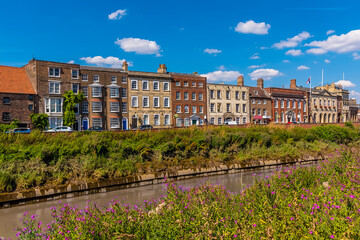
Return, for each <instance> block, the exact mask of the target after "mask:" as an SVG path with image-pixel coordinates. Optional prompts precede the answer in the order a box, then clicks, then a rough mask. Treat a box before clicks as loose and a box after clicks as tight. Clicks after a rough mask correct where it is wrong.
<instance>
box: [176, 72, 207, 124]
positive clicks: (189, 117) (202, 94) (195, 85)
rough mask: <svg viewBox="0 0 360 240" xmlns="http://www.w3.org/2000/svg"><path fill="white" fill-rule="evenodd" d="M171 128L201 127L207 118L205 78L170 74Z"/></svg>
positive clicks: (195, 74) (194, 75) (196, 75)
mask: <svg viewBox="0 0 360 240" xmlns="http://www.w3.org/2000/svg"><path fill="white" fill-rule="evenodd" d="M170 74H171V76H172V78H173V81H172V83H171V92H172V94H171V102H172V115H173V116H174V121H173V126H176V127H183V126H190V125H203V124H204V123H206V116H207V101H206V99H207V94H206V78H205V77H201V76H199V75H198V74H197V73H194V74H182V73H170Z"/></svg>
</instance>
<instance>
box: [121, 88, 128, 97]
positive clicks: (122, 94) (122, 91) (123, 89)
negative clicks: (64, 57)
mask: <svg viewBox="0 0 360 240" xmlns="http://www.w3.org/2000/svg"><path fill="white" fill-rule="evenodd" d="M124 91H125V97H124ZM121 97H122V98H127V88H121Z"/></svg>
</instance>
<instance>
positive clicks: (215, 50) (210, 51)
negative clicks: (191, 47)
mask: <svg viewBox="0 0 360 240" xmlns="http://www.w3.org/2000/svg"><path fill="white" fill-rule="evenodd" d="M204 52H205V53H208V54H214V55H216V54H218V53H221V52H222V51H221V50H219V49H213V48H206V49H205V50H204Z"/></svg>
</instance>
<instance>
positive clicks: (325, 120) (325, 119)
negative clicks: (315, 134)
mask: <svg viewBox="0 0 360 240" xmlns="http://www.w3.org/2000/svg"><path fill="white" fill-rule="evenodd" d="M326 117H327V116H326V113H324V123H326V122H327V118H326Z"/></svg>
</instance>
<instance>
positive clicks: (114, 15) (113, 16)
mask: <svg viewBox="0 0 360 240" xmlns="http://www.w3.org/2000/svg"><path fill="white" fill-rule="evenodd" d="M125 15H126V9H124V10H121V9H119V10H117V11H115V12H113V13H110V14H109V16H108V17H109V19H110V20H119V19H121V18H122V17H123V16H125Z"/></svg>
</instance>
